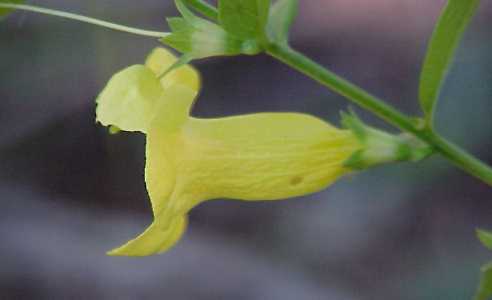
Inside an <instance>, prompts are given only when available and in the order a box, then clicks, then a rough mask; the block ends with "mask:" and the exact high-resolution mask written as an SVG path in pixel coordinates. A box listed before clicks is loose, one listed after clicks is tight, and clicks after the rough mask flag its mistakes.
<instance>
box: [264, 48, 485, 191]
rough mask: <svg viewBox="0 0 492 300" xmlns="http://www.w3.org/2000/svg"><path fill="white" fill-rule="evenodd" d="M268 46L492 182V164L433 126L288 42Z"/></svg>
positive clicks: (277, 55) (278, 56)
mask: <svg viewBox="0 0 492 300" xmlns="http://www.w3.org/2000/svg"><path fill="white" fill-rule="evenodd" d="M266 48H267V49H266V52H267V53H268V54H269V55H271V56H272V57H274V58H276V59H278V60H280V61H282V62H283V63H285V64H287V65H289V66H290V67H292V68H294V69H296V70H298V71H299V72H301V73H303V74H305V75H307V76H308V77H310V78H312V79H314V80H316V81H317V82H319V83H321V84H322V85H324V86H326V87H328V88H330V89H331V90H333V91H335V92H337V93H339V94H341V95H342V96H344V97H346V98H348V99H349V100H351V101H352V102H354V103H356V104H357V105H359V106H361V107H362V108H365V109H366V110H368V111H370V112H372V113H373V114H375V115H377V116H378V117H380V118H381V119H383V120H385V121H386V122H388V123H390V124H392V125H394V126H396V127H398V128H400V129H401V130H403V131H406V132H410V133H412V134H413V135H415V136H416V137H418V138H420V139H421V140H422V141H424V142H426V143H427V144H429V145H430V146H432V147H433V148H434V149H435V150H436V151H437V152H439V153H440V154H441V155H443V156H444V157H446V158H447V159H449V160H450V161H452V162H453V163H454V164H455V165H456V166H458V167H459V168H461V169H463V170H464V171H466V172H468V173H469V174H471V175H473V176H475V177H477V178H479V179H481V180H482V181H483V182H485V183H487V184H488V185H491V186H492V168H491V167H490V166H488V165H486V164H485V163H483V162H481V161H480V160H478V159H477V158H475V157H473V156H472V155H470V154H469V153H467V152H466V151H464V150H463V149H461V148H459V147H458V146H456V145H454V144H452V143H450V142H449V141H447V140H446V139H444V138H443V137H441V136H439V135H438V134H436V133H435V132H434V131H433V130H432V129H430V128H425V127H422V126H420V124H418V122H416V121H415V120H414V119H413V118H410V117H408V116H407V115H405V114H403V113H401V112H400V111H398V110H397V109H395V108H394V107H392V106H390V105H388V104H387V103H385V102H384V101H383V100H381V99H378V98H377V97H375V96H373V95H371V94H369V93H368V92H366V91H365V90H363V89H361V88H360V87H358V86H356V85H354V84H353V83H350V82H349V81H347V80H345V79H343V78H342V77H340V76H338V75H336V74H334V73H333V72H331V71H329V70H327V69H326V68H324V67H323V66H321V65H320V64H318V63H316V62H314V61H313V60H311V59H309V58H308V57H306V56H304V55H303V54H302V53H299V52H297V51H296V50H294V49H292V48H290V47H289V46H287V45H285V46H284V45H276V44H270V45H268V46H267V47H266Z"/></svg>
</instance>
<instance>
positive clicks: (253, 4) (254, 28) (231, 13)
mask: <svg viewBox="0 0 492 300" xmlns="http://www.w3.org/2000/svg"><path fill="white" fill-rule="evenodd" d="M218 9H219V22H220V24H221V25H222V27H223V28H224V29H225V30H226V31H227V32H229V33H230V34H232V35H234V36H235V37H237V38H239V39H241V40H243V41H244V40H262V39H264V37H265V28H266V24H267V22H268V17H269V11H270V0H219V3H218Z"/></svg>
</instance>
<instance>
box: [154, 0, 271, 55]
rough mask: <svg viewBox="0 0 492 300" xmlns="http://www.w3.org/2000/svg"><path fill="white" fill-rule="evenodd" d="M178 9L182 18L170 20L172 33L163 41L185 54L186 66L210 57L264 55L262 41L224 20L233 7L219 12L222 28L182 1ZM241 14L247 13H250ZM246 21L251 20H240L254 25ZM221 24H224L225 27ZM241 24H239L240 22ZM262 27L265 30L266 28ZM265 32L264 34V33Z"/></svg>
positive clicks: (177, 1) (177, 4) (179, 0)
mask: <svg viewBox="0 0 492 300" xmlns="http://www.w3.org/2000/svg"><path fill="white" fill-rule="evenodd" d="M231 2H234V1H231ZM243 2H246V1H243ZM253 2H255V1H253ZM241 3H242V2H241ZM255 3H256V2H255ZM219 5H220V3H219ZM268 5H269V2H268ZM176 6H177V8H178V10H179V12H180V13H181V15H182V17H174V18H169V19H168V23H169V27H170V28H171V30H172V33H171V34H170V35H169V36H167V37H164V38H162V39H161V41H162V42H163V43H164V44H166V45H168V46H170V47H172V48H174V49H176V50H178V51H179V52H181V53H183V55H184V56H185V57H186V58H187V59H185V60H183V62H184V63H186V62H187V61H189V60H191V59H200V58H205V57H210V56H231V55H239V54H248V55H253V54H258V53H259V52H260V51H261V46H260V42H259V39H257V38H256V37H255V36H253V35H251V34H250V33H247V32H246V30H244V31H241V30H239V27H231V26H230V24H231V20H230V18H229V17H225V16H224V14H225V11H229V13H231V12H230V9H232V7H231V6H228V5H225V7H226V8H223V9H222V10H220V11H219V12H222V14H220V15H219V19H220V24H216V23H214V22H212V21H209V20H206V19H204V18H201V17H199V16H197V15H195V14H193V12H191V11H190V10H189V9H188V8H187V7H186V5H185V4H184V3H183V2H182V1H181V0H176ZM223 6H224V5H223ZM241 11H242V12H244V13H247V12H248V11H249V10H241ZM267 12H268V10H267ZM246 19H248V18H243V19H241V20H243V21H244V22H250V21H251V20H250V21H246ZM222 22H225V24H223V23H222ZM265 22H266V18H265ZM263 23H264V22H263V21H261V22H260V21H258V24H263ZM226 24H229V26H228V25H226ZM238 24H240V21H239V23H238ZM243 25H244V24H243ZM250 25H251V24H250ZM244 26H246V25H244ZM248 26H249V25H248ZM252 26H253V25H252ZM258 26H260V25H258ZM262 26H263V27H262V28H263V29H264V25H262ZM254 28H256V29H254V31H255V32H256V31H257V30H258V31H260V29H259V27H254ZM263 29H262V30H261V31H264V30H263Z"/></svg>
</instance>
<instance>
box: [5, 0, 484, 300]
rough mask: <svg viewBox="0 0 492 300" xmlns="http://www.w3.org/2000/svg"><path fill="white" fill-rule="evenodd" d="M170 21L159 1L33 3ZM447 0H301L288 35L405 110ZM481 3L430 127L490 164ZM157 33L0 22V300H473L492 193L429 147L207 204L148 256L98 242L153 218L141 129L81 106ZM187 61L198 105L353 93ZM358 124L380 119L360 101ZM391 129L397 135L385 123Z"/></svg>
mask: <svg viewBox="0 0 492 300" xmlns="http://www.w3.org/2000/svg"><path fill="white" fill-rule="evenodd" d="M30 3H33V4H38V5H43V6H46V7H52V8H58V9H64V10H68V11H72V12H79V13H82V14H86V15H90V16H94V17H98V18H102V19H105V20H111V21H114V22H117V23H122V24H127V25H134V26H136V27H141V28H147V29H155V30H159V29H160V30H167V27H166V25H165V22H164V17H165V16H166V17H167V16H175V15H176V11H175V8H174V5H173V3H172V1H165V0H159V1H158V0H141V1H137V2H135V1H129V0H124V1H123V0H104V1H102V0H100V1H95V0H90V1H87V0H86V1H61V0H50V1H30ZM443 3H444V1H427V0H399V1H393V0H371V1H369V0H368V1H360V0H319V1H315V0H301V8H300V15H299V18H298V19H297V21H296V23H295V26H294V29H293V36H292V42H293V45H294V46H295V47H296V48H298V49H300V50H302V51H303V52H305V53H306V54H307V55H309V56H311V57H313V58H314V59H316V60H317V61H319V62H320V63H322V64H323V65H325V66H327V67H329V68H330V69H332V70H334V71H336V72H337V73H339V74H341V75H342V76H344V77H346V78H349V79H350V80H352V81H354V82H355V83H357V84H358V85H360V86H362V87H364V88H366V89H367V90H369V91H370V92H371V93H373V94H375V95H378V96H380V97H382V98H384V99H388V101H391V102H392V103H393V104H394V105H395V106H397V107H399V108H400V109H402V110H403V111H405V112H407V113H411V114H418V113H419V111H418V105H417V100H416V99H417V89H418V76H419V70H420V66H421V62H422V60H423V57H424V54H425V48H426V41H427V39H428V37H429V36H430V33H431V31H432V26H433V23H434V22H435V19H436V17H437V16H438V14H439V10H440V8H441V7H442V5H443ZM491 25H492V5H491V3H490V2H488V1H483V4H482V6H481V8H480V12H479V14H478V16H477V17H476V18H475V19H474V21H473V22H472V25H471V27H470V29H469V31H467V33H466V35H465V38H464V43H463V44H462V46H461V47H460V48H459V50H458V56H457V59H456V63H455V64H454V65H453V68H452V70H451V73H450V76H449V79H448V81H447V82H446V85H445V87H444V90H443V93H442V99H441V100H442V101H441V102H440V103H439V111H438V114H437V120H438V126H437V127H438V129H439V131H440V132H441V133H443V134H444V135H445V136H446V137H448V138H450V139H451V140H453V141H454V142H456V143H458V144H460V145H463V146H464V147H466V148H467V149H468V150H470V151H471V152H473V153H474V154H476V155H477V156H479V157H480V158H482V159H484V160H485V161H488V162H489V163H491V162H492V154H491V152H490V149H491V146H492V139H491V136H492V118H491V115H492V105H491V101H492V84H491V82H492V55H491V53H492V31H491V29H490V28H491ZM156 46H158V43H157V42H156V41H155V40H153V39H148V38H144V37H139V36H132V35H129V34H125V33H119V32H112V31H109V30H106V29H101V28H96V27H93V26H90V25H85V24H80V23H76V22H70V21H66V20H62V19H57V18H50V17H45V16H38V15H34V14H30V13H24V12H16V13H15V14H14V15H13V16H11V17H10V18H9V19H8V20H7V21H6V22H2V23H1V24H0V54H1V56H0V299H48V298H49V299H152V298H159V299H173V300H180V299H200V300H201V299H245V300H249V299H333V300H365V299H409V300H410V299H424V300H425V299H429V300H431V299H447V300H453V299H457V300H461V299H470V297H471V296H472V294H473V292H474V289H475V286H476V283H477V281H478V275H479V266H480V265H481V264H482V263H484V262H486V261H487V260H489V259H492V253H491V252H488V251H487V250H485V249H484V248H483V247H482V246H481V245H480V244H479V242H478V241H477V240H476V238H475V236H474V230H475V228H477V227H482V228H492V219H491V218H490V216H491V215H492V190H491V189H490V187H488V186H486V185H485V184H483V183H481V182H479V181H478V180H476V179H474V178H471V177H469V176H468V175H466V174H464V173H462V172H461V171H459V170H457V169H455V168H453V167H451V166H450V165H449V163H448V162H447V161H445V160H443V159H441V158H439V157H435V158H431V159H428V160H426V161H424V162H421V163H418V164H398V165H389V166H385V167H380V168H377V169H374V170H371V171H367V172H363V173H360V174H356V175H353V176H349V177H347V178H345V179H343V180H340V181H339V182H337V183H336V184H335V185H334V186H332V187H330V188H329V189H327V190H325V191H323V192H320V193H317V194H314V195H310V196H306V197H302V198H297V199H289V200H285V201H279V202H258V203H246V202H240V201H224V200H216V201H210V202H207V203H205V204H202V205H200V206H199V207H197V208H195V209H194V210H193V211H192V213H191V217H190V219H191V223H190V226H189V229H188V231H187V233H186V235H185V237H184V239H183V240H182V241H181V242H180V243H179V244H178V245H177V246H176V247H175V248H173V249H172V250H171V251H170V252H168V253H166V254H164V255H160V256H153V257H148V258H138V259H136V258H114V257H108V256H106V255H105V251H107V250H109V249H111V248H113V247H115V246H117V245H119V244H121V243H122V242H125V241H126V240H127V239H129V238H132V237H133V236H134V235H135V234H137V233H139V232H141V231H142V229H143V228H145V227H146V225H147V224H148V223H149V222H150V221H151V212H150V205H149V202H148V198H147V195H146V192H145V186H144V180H143V166H144V137H143V136H141V135H138V134H126V133H122V134H119V135H113V136H112V135H109V134H107V131H106V129H104V128H102V127H101V126H98V125H97V124H95V116H94V109H95V104H94V99H95V98H96V96H97V95H98V93H99V92H100V91H101V89H102V88H103V87H104V85H105V84H106V82H107V80H108V79H109V78H110V76H111V75H112V74H114V73H115V72H116V71H118V70H120V69H122V68H124V67H126V66H129V65H132V64H136V63H141V62H142V61H143V60H144V58H145V56H146V54H147V53H148V52H149V51H150V50H152V49H153V48H154V47H156ZM194 65H195V66H196V67H197V68H198V69H199V70H200V71H201V72H202V74H203V90H202V94H201V96H200V99H199V101H198V103H197V105H196V107H195V110H194V115H196V116H200V117H212V116H226V115H231V114H240V113H249V112H259V111H297V112H306V113H311V114H314V115H317V116H319V117H321V118H323V119H325V120H329V121H330V122H332V123H338V121H339V116H338V115H339V111H340V110H343V109H346V108H347V107H348V106H349V102H347V101H346V100H344V99H343V98H342V97H340V96H337V95H335V94H333V93H331V92H330V91H328V90H326V89H325V88H323V87H321V86H319V85H318V84H316V83H314V82H312V81H311V80H310V79H308V78H306V77H304V76H302V75H300V74H298V73H296V72H295V71H292V70H290V69H289V68H287V67H286V66H284V65H282V64H280V63H279V62H276V61H274V60H273V59H271V58H269V57H267V56H261V55H260V56H256V57H246V56H241V57H233V58H213V59H206V60H203V61H197V62H195V63H194ZM357 112H358V113H359V114H360V115H361V116H362V117H363V118H364V119H365V120H366V121H367V122H369V123H371V124H373V125H375V126H380V127H384V128H387V129H390V128H388V127H385V125H384V124H382V123H381V122H380V121H378V120H376V119H374V118H373V117H371V116H370V115H369V114H367V113H364V112H363V111H361V110H357ZM391 130H392V129H391Z"/></svg>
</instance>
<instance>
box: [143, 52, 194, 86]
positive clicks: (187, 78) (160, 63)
mask: <svg viewBox="0 0 492 300" xmlns="http://www.w3.org/2000/svg"><path fill="white" fill-rule="evenodd" d="M177 61H178V59H177V58H176V57H175V56H174V55H173V54H172V53H171V52H170V51H169V50H167V49H164V48H155V49H154V50H153V51H152V52H151V53H150V55H149V56H148V57H147V60H146V61H145V66H147V67H148V68H149V69H151V70H152V71H153V72H154V73H155V74H156V75H157V76H161V75H162V74H164V72H166V71H167V70H168V69H169V68H170V67H171V66H172V65H173V64H174V63H176V62H177ZM161 84H162V86H163V87H164V88H166V87H169V86H171V85H174V84H180V85H184V86H187V87H189V88H191V89H192V90H194V91H196V92H198V91H199V90H200V74H199V73H198V72H197V71H196V70H195V69H194V68H193V67H192V66H190V65H184V66H181V67H179V68H177V69H174V70H172V71H171V72H169V74H166V75H165V76H164V77H163V78H162V79H161Z"/></svg>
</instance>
